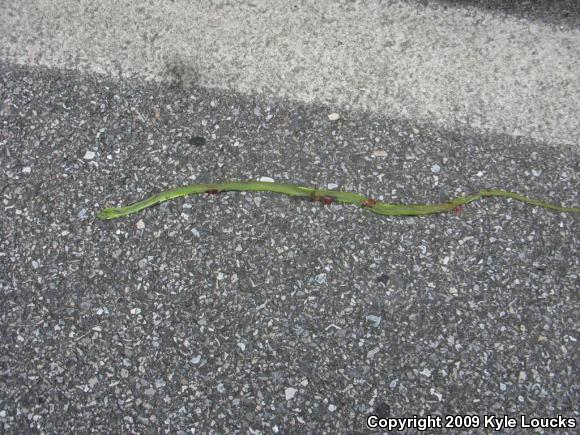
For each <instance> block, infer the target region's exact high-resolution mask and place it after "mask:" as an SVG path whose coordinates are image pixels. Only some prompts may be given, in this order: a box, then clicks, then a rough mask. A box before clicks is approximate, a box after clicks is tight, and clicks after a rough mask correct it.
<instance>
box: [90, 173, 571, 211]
mask: <svg viewBox="0 0 580 435" xmlns="http://www.w3.org/2000/svg"><path fill="white" fill-rule="evenodd" d="M229 191H237V192H246V191H260V192H275V193H281V194H283V195H288V196H294V197H305V198H310V199H312V200H314V201H320V202H322V203H324V204H331V203H333V202H337V203H343V204H353V205H356V206H358V207H362V208H364V209H365V210H368V211H371V212H373V213H376V214H380V215H382V216H423V215H428V214H436V213H445V212H451V211H455V212H456V213H459V212H460V210H461V207H462V206H463V205H466V204H469V203H471V202H474V201H478V200H480V199H482V198H486V197H502V198H511V199H515V200H516V201H521V202H524V203H526V204H530V205H535V206H538V207H544V208H547V209H550V210H554V211H561V212H570V213H580V207H562V206H560V205H555V204H549V203H547V202H543V201H540V200H537V199H532V198H528V197H527V196H525V195H522V194H519V193H516V192H509V191H505V190H501V189H483V190H480V191H479V192H478V193H473V194H471V195H466V196H460V197H457V198H455V199H452V200H450V201H447V202H444V203H440V204H387V203H385V202H381V201H378V200H375V199H372V198H367V197H365V196H362V195H359V194H357V193H351V192H342V191H339V190H326V189H316V188H310V187H302V186H298V185H296V184H289V183H275V182H269V181H234V182H225V183H211V184H191V185H189V186H184V187H178V188H175V189H171V190H166V191H165V192H161V193H158V194H156V195H153V196H151V197H149V198H147V199H144V200H142V201H139V202H135V203H133V204H130V205H127V206H124V207H114V208H105V209H103V210H101V211H100V212H99V213H97V218H98V219H103V220H104V219H116V218H121V217H125V216H128V215H130V214H133V213H137V212H139V211H141V210H143V209H145V208H148V207H151V206H153V205H155V204H159V203H162V202H165V201H169V200H170V199H174V198H179V197H182V196H188V195H199V194H203V193H207V194H217V193H219V192H229Z"/></svg>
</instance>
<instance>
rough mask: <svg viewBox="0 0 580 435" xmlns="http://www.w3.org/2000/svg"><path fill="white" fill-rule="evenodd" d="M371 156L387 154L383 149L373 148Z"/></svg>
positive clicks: (384, 155)
mask: <svg viewBox="0 0 580 435" xmlns="http://www.w3.org/2000/svg"><path fill="white" fill-rule="evenodd" d="M373 156H375V157H386V156H387V152H386V151H384V150H374V151H373Z"/></svg>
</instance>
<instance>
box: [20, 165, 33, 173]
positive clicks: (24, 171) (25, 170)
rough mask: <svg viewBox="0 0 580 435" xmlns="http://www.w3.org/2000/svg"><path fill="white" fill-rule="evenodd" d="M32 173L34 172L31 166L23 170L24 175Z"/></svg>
mask: <svg viewBox="0 0 580 435" xmlns="http://www.w3.org/2000/svg"><path fill="white" fill-rule="evenodd" d="M30 171H32V169H31V168H30V166H25V167H24V168H22V173H24V174H30Z"/></svg>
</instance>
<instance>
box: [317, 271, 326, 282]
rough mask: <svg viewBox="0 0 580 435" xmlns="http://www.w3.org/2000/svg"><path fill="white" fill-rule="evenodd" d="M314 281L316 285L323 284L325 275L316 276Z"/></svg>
mask: <svg viewBox="0 0 580 435" xmlns="http://www.w3.org/2000/svg"><path fill="white" fill-rule="evenodd" d="M315 279H316V282H317V283H318V284H324V283H325V282H326V273H320V274H318V275H316V278H315Z"/></svg>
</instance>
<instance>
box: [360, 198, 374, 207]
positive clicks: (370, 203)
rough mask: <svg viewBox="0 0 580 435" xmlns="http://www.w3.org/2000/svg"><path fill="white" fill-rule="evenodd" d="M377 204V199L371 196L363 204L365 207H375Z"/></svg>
mask: <svg viewBox="0 0 580 435" xmlns="http://www.w3.org/2000/svg"><path fill="white" fill-rule="evenodd" d="M375 205H377V200H376V199H371V198H369V199H365V200H364V201H363V202H362V206H363V207H374V206H375Z"/></svg>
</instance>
